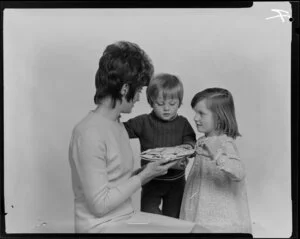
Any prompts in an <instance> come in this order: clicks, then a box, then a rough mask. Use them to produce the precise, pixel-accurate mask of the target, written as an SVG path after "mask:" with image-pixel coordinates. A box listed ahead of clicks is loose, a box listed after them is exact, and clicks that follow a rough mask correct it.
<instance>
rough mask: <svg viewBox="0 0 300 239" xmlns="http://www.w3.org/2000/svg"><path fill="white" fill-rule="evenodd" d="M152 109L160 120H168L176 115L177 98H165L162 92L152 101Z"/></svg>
mask: <svg viewBox="0 0 300 239" xmlns="http://www.w3.org/2000/svg"><path fill="white" fill-rule="evenodd" d="M152 108H153V111H154V113H155V114H156V116H157V117H158V118H160V119H162V120H166V121H170V120H173V119H174V118H175V117H176V116H177V111H178V108H179V99H178V98H166V99H164V98H163V96H162V94H159V96H158V98H157V99H156V101H154V102H153V106H152Z"/></svg>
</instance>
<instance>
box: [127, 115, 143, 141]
mask: <svg viewBox="0 0 300 239" xmlns="http://www.w3.org/2000/svg"><path fill="white" fill-rule="evenodd" d="M123 124H124V126H125V129H126V131H127V133H128V135H129V138H131V139H132V138H139V137H140V135H141V132H142V128H143V127H142V126H143V121H142V119H141V117H139V116H137V117H135V118H133V119H130V120H128V121H126V122H123Z"/></svg>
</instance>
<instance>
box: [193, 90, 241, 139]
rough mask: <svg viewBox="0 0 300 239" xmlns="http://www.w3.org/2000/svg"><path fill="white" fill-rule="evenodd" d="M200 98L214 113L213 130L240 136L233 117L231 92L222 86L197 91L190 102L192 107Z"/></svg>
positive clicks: (234, 136)
mask: <svg viewBox="0 0 300 239" xmlns="http://www.w3.org/2000/svg"><path fill="white" fill-rule="evenodd" d="M202 100H206V107H207V108H208V109H209V110H211V111H212V112H213V114H214V119H215V130H216V131H217V132H220V133H224V134H226V135H228V136H230V137H232V138H234V139H235V138H236V137H237V136H241V134H240V133H239V130H238V125H237V121H236V118H235V110H234V102H233V97H232V95H231V93H230V92H229V91H228V90H226V89H222V88H208V89H205V90H203V91H201V92H199V93H197V94H196V95H195V96H194V97H193V99H192V102H191V106H192V108H194V107H195V106H196V104H197V103H198V102H200V101H202Z"/></svg>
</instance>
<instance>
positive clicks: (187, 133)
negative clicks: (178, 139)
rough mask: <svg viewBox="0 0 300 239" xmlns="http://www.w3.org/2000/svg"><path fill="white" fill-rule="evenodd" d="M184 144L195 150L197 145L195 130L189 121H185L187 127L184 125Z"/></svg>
mask: <svg viewBox="0 0 300 239" xmlns="http://www.w3.org/2000/svg"><path fill="white" fill-rule="evenodd" d="M182 144H184V145H191V146H192V148H194V147H195V144H196V134H195V131H194V130H193V128H192V126H191V125H190V123H189V122H188V120H187V119H185V125H184V129H183V136H182Z"/></svg>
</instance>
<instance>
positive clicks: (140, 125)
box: [124, 111, 196, 179]
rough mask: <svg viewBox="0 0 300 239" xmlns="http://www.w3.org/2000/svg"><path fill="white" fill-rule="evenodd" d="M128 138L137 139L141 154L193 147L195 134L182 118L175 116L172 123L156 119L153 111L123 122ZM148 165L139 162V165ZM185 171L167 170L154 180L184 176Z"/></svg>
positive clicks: (143, 161)
mask: <svg viewBox="0 0 300 239" xmlns="http://www.w3.org/2000/svg"><path fill="white" fill-rule="evenodd" d="M124 126H125V128H126V130H127V132H128V134H129V138H139V140H140V144H141V152H143V151H145V150H147V149H153V148H159V147H172V146H177V145H181V144H190V145H191V146H193V147H194V145H195V142H196V135H195V132H194V130H193V128H192V126H191V125H190V123H189V122H188V120H187V119H186V118H185V117H183V116H177V117H176V118H175V119H173V120H172V121H165V120H162V119H160V118H158V117H157V116H156V115H155V113H154V111H152V112H151V113H150V114H143V115H139V116H137V117H135V118H133V119H130V120H128V121H127V122H124ZM146 163H148V162H147V161H146V160H143V159H142V160H141V165H142V166H143V165H145V164H146ZM184 172H185V170H180V169H172V168H171V169H169V170H168V173H167V174H166V175H163V176H160V177H157V178H155V179H175V178H179V177H181V176H183V175H184Z"/></svg>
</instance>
